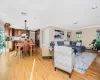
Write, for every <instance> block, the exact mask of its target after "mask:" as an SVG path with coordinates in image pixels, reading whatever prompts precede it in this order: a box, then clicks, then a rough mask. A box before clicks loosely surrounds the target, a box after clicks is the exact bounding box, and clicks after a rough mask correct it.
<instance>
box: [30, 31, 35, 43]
mask: <svg viewBox="0 0 100 80" xmlns="http://www.w3.org/2000/svg"><path fill="white" fill-rule="evenodd" d="M30 39H32V40H33V42H34V43H35V32H34V31H30Z"/></svg>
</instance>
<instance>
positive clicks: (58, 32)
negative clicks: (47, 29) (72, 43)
mask: <svg viewBox="0 0 100 80" xmlns="http://www.w3.org/2000/svg"><path fill="white" fill-rule="evenodd" d="M54 33H55V34H54V38H55V39H64V31H62V30H55V32H54Z"/></svg>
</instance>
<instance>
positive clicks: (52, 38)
mask: <svg viewBox="0 0 100 80" xmlns="http://www.w3.org/2000/svg"><path fill="white" fill-rule="evenodd" d="M55 30H62V31H64V38H63V39H54V34H55V32H54V31H55ZM67 32H71V30H68V29H64V28H59V27H52V28H51V41H64V40H67Z"/></svg>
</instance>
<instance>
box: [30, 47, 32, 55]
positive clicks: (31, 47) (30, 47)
mask: <svg viewBox="0 0 100 80" xmlns="http://www.w3.org/2000/svg"><path fill="white" fill-rule="evenodd" d="M30 55H31V56H32V46H30Z"/></svg>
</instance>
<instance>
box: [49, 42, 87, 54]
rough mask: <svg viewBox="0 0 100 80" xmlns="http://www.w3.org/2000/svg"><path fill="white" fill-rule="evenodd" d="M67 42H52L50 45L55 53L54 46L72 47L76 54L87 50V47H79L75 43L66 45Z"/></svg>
mask: <svg viewBox="0 0 100 80" xmlns="http://www.w3.org/2000/svg"><path fill="white" fill-rule="evenodd" d="M65 42H66V41H52V42H51V43H50V47H51V48H52V49H51V50H52V51H54V46H67V47H72V48H73V49H74V51H75V53H82V52H85V50H86V48H85V46H82V45H80V46H77V45H76V43H77V42H75V41H69V44H65Z"/></svg>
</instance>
